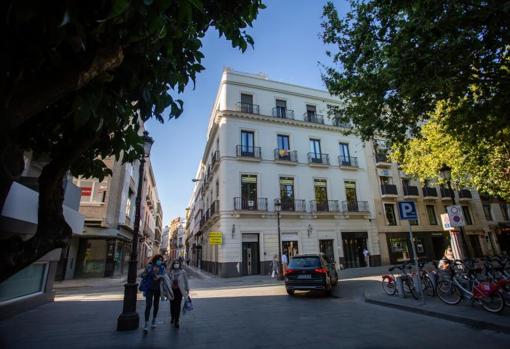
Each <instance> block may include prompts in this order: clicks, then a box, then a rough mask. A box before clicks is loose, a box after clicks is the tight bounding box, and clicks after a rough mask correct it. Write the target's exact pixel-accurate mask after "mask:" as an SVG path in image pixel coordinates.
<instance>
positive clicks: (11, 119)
mask: <svg viewBox="0 0 510 349" xmlns="http://www.w3.org/2000/svg"><path fill="white" fill-rule="evenodd" d="M263 8H264V5H263V4H262V2H261V0H240V1H230V0H90V1H38V0H21V1H20V0H10V1H4V2H2V4H1V5H0V11H1V14H2V16H1V18H2V22H1V24H0V25H1V27H2V34H3V40H2V41H1V44H0V45H1V48H2V52H4V54H3V55H2V56H1V57H0V63H1V65H2V72H1V73H0V115H2V121H3V125H2V126H3V127H2V128H1V129H0V156H1V157H2V159H1V160H2V164H3V166H2V168H1V169H0V194H1V195H0V199H1V200H0V206H2V205H3V202H4V200H5V197H6V195H7V192H8V190H9V187H10V184H11V183H12V181H13V180H15V179H16V178H17V177H18V176H19V174H20V173H21V170H22V165H23V157H22V155H23V152H24V151H32V152H33V153H34V156H38V155H43V156H44V157H45V158H47V159H49V162H48V164H47V165H46V166H45V167H44V168H43V170H42V174H41V176H40V178H39V189H40V199H39V224H38V230H37V233H36V234H35V236H34V237H33V238H31V239H30V240H28V241H24V242H22V241H20V240H19V238H16V237H13V238H12V239H11V240H10V241H9V242H6V243H3V244H2V247H1V248H2V250H1V251H0V254H1V256H2V257H1V258H2V260H1V261H0V264H1V265H2V267H0V281H2V280H3V279H5V278H6V277H8V276H9V275H12V274H13V273H14V272H16V271H17V270H19V269H20V268H22V267H24V266H26V265H28V264H30V263H32V262H33V261H35V260H37V258H38V257H39V256H41V255H43V254H44V253H46V252H48V251H49V250H51V249H53V248H56V247H61V246H62V244H63V243H65V242H66V239H67V238H69V236H70V230H69V227H68V226H67V224H66V223H65V221H64V219H63V214H62V200H63V192H62V185H61V184H62V178H63V177H64V175H65V174H66V172H67V171H68V170H70V171H71V173H72V174H73V175H74V176H80V175H81V176H85V177H89V176H92V177H97V178H102V177H103V176H105V175H108V174H109V170H108V168H107V167H106V166H105V164H104V163H103V162H102V161H101V160H100V159H101V158H105V157H108V156H115V157H116V158H120V157H121V156H122V160H123V161H132V160H134V159H136V158H139V157H140V155H141V154H142V152H143V149H142V138H141V135H140V132H139V127H140V125H141V124H142V123H143V122H144V121H147V120H148V119H150V118H156V119H157V120H159V121H161V122H163V121H164V119H171V118H174V117H178V116H179V115H180V114H181V113H182V109H183V102H182V101H181V100H179V99H175V98H174V96H173V95H172V94H173V93H179V92H182V91H183V90H184V88H185V87H186V86H187V85H188V84H190V83H193V84H194V82H195V78H196V75H197V74H198V73H199V72H200V71H202V70H203V69H204V67H203V66H202V65H201V61H202V59H203V58H204V55H203V53H202V52H201V47H202V43H201V39H202V38H203V37H204V35H205V34H206V32H207V31H208V30H209V29H210V28H214V29H215V30H217V31H218V33H219V35H220V36H225V38H226V39H228V40H230V41H231V42H232V46H233V47H235V48H239V49H241V50H242V51H243V52H244V51H245V50H246V49H247V48H248V46H249V45H253V39H252V37H251V36H250V35H249V34H248V33H247V32H246V28H247V27H249V26H251V25H252V23H253V21H254V20H255V19H256V17H257V14H258V11H259V10H260V9H263Z"/></svg>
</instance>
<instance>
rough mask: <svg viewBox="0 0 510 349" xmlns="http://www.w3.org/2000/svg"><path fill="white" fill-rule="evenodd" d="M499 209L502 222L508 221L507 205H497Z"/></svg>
mask: <svg viewBox="0 0 510 349" xmlns="http://www.w3.org/2000/svg"><path fill="white" fill-rule="evenodd" d="M499 208H500V209H501V215H502V216H503V220H504V221H508V220H510V219H509V217H508V204H499Z"/></svg>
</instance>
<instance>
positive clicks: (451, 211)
mask: <svg viewBox="0 0 510 349" xmlns="http://www.w3.org/2000/svg"><path fill="white" fill-rule="evenodd" d="M446 210H447V211H448V218H450V225H451V226H452V227H463V226H465V225H466V221H465V220H464V214H463V213H462V207H461V206H460V205H453V206H448V207H447V208H446Z"/></svg>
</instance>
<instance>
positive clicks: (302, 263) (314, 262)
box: [289, 257, 321, 268]
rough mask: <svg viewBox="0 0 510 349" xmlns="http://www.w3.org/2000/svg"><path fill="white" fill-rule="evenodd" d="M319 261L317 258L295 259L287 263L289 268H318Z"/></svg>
mask: <svg viewBox="0 0 510 349" xmlns="http://www.w3.org/2000/svg"><path fill="white" fill-rule="evenodd" d="M320 266H321V261H320V259H319V258H318V257H295V258H292V259H291V261H290V263H289V268H318V267H320Z"/></svg>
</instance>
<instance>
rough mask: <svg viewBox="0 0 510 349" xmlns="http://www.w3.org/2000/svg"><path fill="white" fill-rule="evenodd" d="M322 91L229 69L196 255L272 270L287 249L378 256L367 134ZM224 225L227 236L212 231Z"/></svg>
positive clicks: (202, 197)
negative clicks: (351, 126) (351, 127)
mask: <svg viewBox="0 0 510 349" xmlns="http://www.w3.org/2000/svg"><path fill="white" fill-rule="evenodd" d="M338 103H339V100H338V99H335V98H333V97H332V96H330V95H329V94H328V93H327V92H325V91H320V90H316V89H311V88H305V87H300V86H296V85H291V84H287V83H282V82H276V81H271V80H268V79H267V78H266V77H264V76H260V75H250V74H244V73H238V72H234V71H231V70H228V69H227V70H225V71H224V73H223V76H222V79H221V83H220V87H219V90H218V94H217V97H216V101H215V103H214V106H213V111H212V115H211V118H210V123H209V129H208V136H207V144H206V148H205V151H204V155H203V158H202V161H201V164H200V166H199V169H198V171H197V179H198V181H197V182H196V185H195V188H194V191H193V197H192V199H191V201H190V209H191V213H190V220H191V222H190V240H191V243H190V246H191V248H192V251H191V252H192V256H193V258H192V259H193V261H194V262H195V263H196V264H198V265H199V266H200V267H202V268H203V269H205V270H207V271H210V272H213V273H216V274H218V275H220V276H227V277H228V276H237V275H246V274H257V273H269V268H270V263H271V260H272V258H273V256H274V255H276V254H277V253H278V233H277V231H278V229H277V226H278V225H277V214H276V212H275V204H274V203H275V200H280V202H281V207H282V210H281V223H280V226H281V240H282V249H283V251H284V252H285V253H287V254H288V255H289V257H291V256H292V255H294V254H296V253H317V252H319V251H322V252H325V253H326V254H328V255H329V256H330V257H331V258H332V259H333V260H334V261H336V263H337V266H339V264H340V265H342V266H345V267H350V266H352V267H355V266H362V265H364V262H363V258H362V251H363V249H364V248H365V247H368V249H369V251H370V254H371V258H372V264H374V265H377V264H379V263H380V252H379V241H378V234H377V232H376V230H375V222H373V218H374V217H375V215H374V207H373V202H374V198H373V197H372V193H371V190H370V184H369V178H368V175H369V174H368V172H367V162H366V152H367V150H366V149H365V146H364V144H363V142H361V141H360V139H359V138H357V137H355V136H353V135H345V134H344V132H342V131H345V130H346V128H345V127H346V126H345V125H340V124H339V123H338V122H337V121H336V120H335V118H329V117H328V114H329V112H328V111H329V106H334V105H338ZM210 232H221V233H222V237H223V241H222V244H221V245H209V244H208V234H209V233H210Z"/></svg>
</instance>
